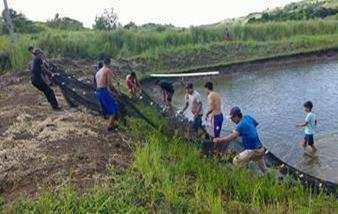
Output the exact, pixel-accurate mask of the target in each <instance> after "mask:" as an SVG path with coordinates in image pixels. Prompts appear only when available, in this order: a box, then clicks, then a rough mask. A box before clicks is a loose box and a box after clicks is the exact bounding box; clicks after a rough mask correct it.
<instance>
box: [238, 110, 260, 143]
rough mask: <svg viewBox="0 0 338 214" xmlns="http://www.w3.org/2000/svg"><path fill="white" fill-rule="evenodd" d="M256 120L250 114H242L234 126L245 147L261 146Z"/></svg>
mask: <svg viewBox="0 0 338 214" xmlns="http://www.w3.org/2000/svg"><path fill="white" fill-rule="evenodd" d="M257 125H258V123H257V121H256V120H255V119H253V118H252V117H250V116H244V117H243V118H242V119H241V121H239V123H238V124H237V126H236V131H237V133H238V134H239V136H240V137H241V138H242V141H243V144H244V148H245V149H251V150H253V149H258V148H260V147H261V146H262V144H261V141H260V140H259V137H258V133H257V129H256V126H257Z"/></svg>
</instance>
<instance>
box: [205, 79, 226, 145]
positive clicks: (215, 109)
mask: <svg viewBox="0 0 338 214" xmlns="http://www.w3.org/2000/svg"><path fill="white" fill-rule="evenodd" d="M204 87H205V88H206V90H207V94H208V97H207V100H208V112H207V115H206V118H205V119H206V120H208V118H210V119H211V124H212V127H213V137H215V138H217V137H219V136H220V135H221V130H222V124H223V120H224V119H223V114H222V110H221V109H222V104H221V97H220V95H219V94H218V93H217V92H215V91H214V85H213V84H212V82H207V83H205V85H204Z"/></svg>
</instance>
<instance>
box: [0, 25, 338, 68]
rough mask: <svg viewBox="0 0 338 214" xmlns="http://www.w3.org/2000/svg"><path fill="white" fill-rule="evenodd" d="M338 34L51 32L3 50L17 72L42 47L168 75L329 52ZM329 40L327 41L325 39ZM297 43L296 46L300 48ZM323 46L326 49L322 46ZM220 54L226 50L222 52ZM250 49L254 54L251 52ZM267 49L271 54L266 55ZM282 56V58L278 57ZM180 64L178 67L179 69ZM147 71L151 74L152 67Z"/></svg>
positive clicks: (52, 53)
mask: <svg viewBox="0 0 338 214" xmlns="http://www.w3.org/2000/svg"><path fill="white" fill-rule="evenodd" d="M226 29H227V31H228V32H229V33H230V35H231V37H232V42H230V43H224V41H223V40H224V32H225V30H226ZM337 34H338V21H337V20H326V21H323V20H317V21H293V22H272V23H264V24H232V25H228V26H225V25H220V24H218V25H214V26H205V27H191V28H181V29H178V28H169V29H166V30H164V31H156V30H154V29H151V30H145V29H141V30H140V29H130V30H127V29H118V30H116V31H114V32H102V31H92V30H83V31H76V32H74V31H72V32H69V31H62V30H48V31H44V32H41V33H39V34H35V35H34V34H33V35H18V39H17V43H16V44H15V46H12V45H8V39H7V38H5V37H2V39H0V47H2V48H1V49H2V50H1V51H2V52H6V53H8V54H10V55H11V67H12V69H19V68H22V67H23V66H24V65H25V64H26V63H27V60H28V59H29V54H28V53H27V50H26V49H27V46H28V45H29V44H36V45H37V46H38V47H40V48H41V49H43V50H44V52H45V53H46V54H47V55H48V56H49V57H72V58H89V59H96V58H100V57H101V56H102V55H103V54H104V55H106V54H108V55H110V56H112V57H114V58H137V56H146V57H141V58H140V61H141V62H144V61H143V59H150V60H157V59H161V60H162V59H164V61H163V62H156V63H154V62H152V61H150V62H146V65H148V64H156V65H158V66H157V67H153V68H150V69H151V70H153V71H154V70H155V69H158V68H160V69H161V70H164V69H167V68H170V67H174V68H182V67H187V65H188V66H194V65H196V64H195V62H196V61H197V60H195V59H196V58H199V57H200V58H202V60H199V61H197V62H203V64H205V60H204V59H211V61H208V62H207V64H212V63H219V62H221V61H222V60H224V59H225V58H224V57H222V56H221V55H222V54H223V55H224V54H230V55H231V56H233V55H237V56H240V57H239V58H238V60H242V59H243V56H244V55H247V56H250V57H251V55H252V54H256V55H257V56H259V55H260V56H262V55H271V56H274V55H275V52H273V50H274V49H275V48H276V47H277V49H278V50H279V51H282V50H283V49H285V51H288V52H289V51H290V50H293V49H294V48H299V50H298V52H300V51H303V50H304V49H305V47H304V46H303V44H305V43H308V41H312V40H313V41H315V44H314V45H313V47H310V45H307V48H308V49H311V48H314V47H318V46H321V47H324V46H326V45H327V44H326V41H327V40H330V39H332V37H335V36H337ZM324 37H326V38H327V39H323V38H324ZM301 39H304V41H301ZM295 42H296V43H297V44H296V45H294V43H295ZM320 42H323V44H319V43H320ZM279 45H280V46H279ZM334 45H336V43H334V44H331V45H330V47H333V46H334ZM269 46H271V48H269ZM200 47H203V48H200ZM252 47H254V48H252ZM256 47H257V48H256ZM260 47H264V48H260ZM213 48H216V50H213ZM219 49H223V50H224V51H223V52H222V51H219ZM245 50H248V51H249V52H248V53H246V52H245ZM261 50H263V51H265V52H260V51H261ZM194 51H196V52H194ZM201 52H203V53H204V55H203V56H201ZM207 53H208V54H207ZM214 54H215V55H214ZM278 54H280V53H279V52H278ZM177 55H178V56H181V58H184V60H185V62H184V63H185V64H186V65H184V66H181V65H180V64H181V62H180V61H182V59H181V58H178V59H177V58H175V56H177ZM244 58H245V57H244ZM168 61H170V64H171V65H170V66H168V65H163V66H162V65H160V64H161V63H162V64H167V63H168ZM177 61H178V65H174V64H175V63H176V62H177ZM200 64H201V63H200ZM197 65H198V64H197ZM144 68H145V69H148V70H149V66H145V67H144Z"/></svg>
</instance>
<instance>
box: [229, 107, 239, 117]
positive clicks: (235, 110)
mask: <svg viewBox="0 0 338 214" xmlns="http://www.w3.org/2000/svg"><path fill="white" fill-rule="evenodd" d="M230 115H232V116H240V115H242V111H241V109H240V108H239V107H237V106H235V107H233V108H231V110H230Z"/></svg>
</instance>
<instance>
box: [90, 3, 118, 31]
mask: <svg viewBox="0 0 338 214" xmlns="http://www.w3.org/2000/svg"><path fill="white" fill-rule="evenodd" d="M118 26H119V23H118V16H117V14H116V13H115V12H114V8H111V9H110V10H108V9H105V10H104V12H103V14H102V15H100V16H96V18H95V24H94V25H93V28H94V29H96V30H104V31H112V30H115V29H116V28H117V27H118Z"/></svg>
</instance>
